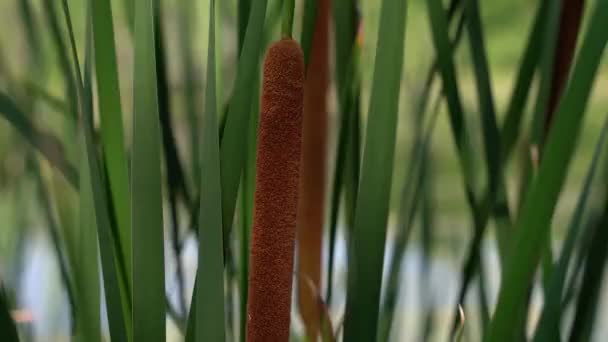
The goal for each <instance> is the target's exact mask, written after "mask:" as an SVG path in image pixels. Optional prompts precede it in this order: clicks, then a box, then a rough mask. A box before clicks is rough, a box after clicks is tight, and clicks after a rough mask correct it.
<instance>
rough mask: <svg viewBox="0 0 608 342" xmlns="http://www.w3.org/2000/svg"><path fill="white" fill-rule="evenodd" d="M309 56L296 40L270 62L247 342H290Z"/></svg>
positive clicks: (274, 50)
mask: <svg viewBox="0 0 608 342" xmlns="http://www.w3.org/2000/svg"><path fill="white" fill-rule="evenodd" d="M303 92H304V56H303V54H302V50H301V49H300V46H299V45H298V43H297V42H295V41H294V40H291V39H285V40H281V41H279V42H277V43H275V44H273V45H272V46H271V47H270V49H269V50H268V53H267V55H266V59H265V61H264V78H263V86H262V108H261V115H260V124H259V130H258V151H257V164H256V170H257V178H256V189H255V195H254V197H255V203H254V214H253V231H252V239H251V255H250V269H251V273H250V275H249V302H248V305H247V341H249V342H258V341H259V342H262V341H263V342H268V341H287V340H288V339H289V324H290V311H291V288H292V274H293V254H294V244H295V241H294V240H295V233H296V212H297V207H298V183H299V166H300V149H301V146H300V145H301V131H302V106H303V97H304V94H303Z"/></svg>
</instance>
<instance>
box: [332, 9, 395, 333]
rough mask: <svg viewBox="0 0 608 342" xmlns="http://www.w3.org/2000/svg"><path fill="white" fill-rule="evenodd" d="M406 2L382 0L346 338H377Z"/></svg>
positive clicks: (356, 221) (355, 232)
mask: <svg viewBox="0 0 608 342" xmlns="http://www.w3.org/2000/svg"><path fill="white" fill-rule="evenodd" d="M405 17H406V2H405V1H383V3H382V10H381V17H380V29H379V33H378V47H377V55H376V61H375V63H376V64H375V68H374V80H373V83H372V85H373V87H372V94H371V100H370V106H369V120H368V124H367V135H366V140H365V150H364V154H363V164H362V169H361V179H360V182H359V193H358V196H357V205H356V208H357V209H356V213H355V221H354V222H355V223H354V230H353V236H352V242H353V245H352V252H351V253H350V256H351V257H352V260H349V266H350V267H349V272H348V292H347V300H346V319H345V322H344V339H345V340H348V341H373V340H375V339H376V334H377V326H378V311H379V302H380V288H381V283H382V268H383V259H384V247H385V239H386V223H387V219H388V207H389V198H390V189H391V184H392V182H391V178H392V177H391V176H392V170H393V157H394V149H395V135H396V132H395V131H396V126H397V111H398V107H399V106H398V105H399V88H400V84H401V71H402V66H403V52H404V49H403V47H404V36H405Z"/></svg>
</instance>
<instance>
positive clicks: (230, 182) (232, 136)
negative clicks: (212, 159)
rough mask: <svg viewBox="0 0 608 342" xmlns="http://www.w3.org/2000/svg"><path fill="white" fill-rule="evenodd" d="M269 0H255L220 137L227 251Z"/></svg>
mask: <svg viewBox="0 0 608 342" xmlns="http://www.w3.org/2000/svg"><path fill="white" fill-rule="evenodd" d="M266 5H267V0H257V1H255V2H253V4H252V7H251V13H250V16H249V20H248V24H247V32H246V34H245V40H244V43H243V48H242V51H241V54H240V58H239V62H238V68H237V70H238V72H237V77H236V81H235V85H234V95H233V97H232V98H231V100H230V104H229V106H228V114H227V117H226V124H225V127H224V130H223V133H222V136H221V141H220V148H221V149H220V172H221V184H222V191H221V194H222V226H223V231H224V234H223V241H224V251H226V250H227V248H228V245H229V244H228V241H229V237H230V231H231V230H232V221H233V218H234V209H235V206H236V197H237V194H238V188H239V181H240V178H241V175H242V172H243V168H244V164H245V154H244V153H243V146H242V137H243V136H246V132H247V129H248V127H249V119H250V112H251V104H252V101H253V100H252V94H251V92H250V87H251V84H252V83H253V82H255V81H256V80H257V77H256V75H257V74H258V72H259V63H260V55H261V53H260V52H261V46H262V45H261V43H262V41H263V32H264V17H265V14H266Z"/></svg>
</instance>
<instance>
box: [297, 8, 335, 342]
mask: <svg viewBox="0 0 608 342" xmlns="http://www.w3.org/2000/svg"><path fill="white" fill-rule="evenodd" d="M317 6H318V7H317V16H316V19H315V29H314V34H313V39H312V46H311V50H310V59H309V62H308V68H307V73H306V82H305V85H304V118H303V125H302V165H301V173H300V201H299V204H298V259H297V260H298V306H299V311H300V316H301V317H302V319H303V321H304V325H305V327H306V335H307V337H308V340H309V341H316V340H317V336H318V335H319V323H320V320H321V312H320V307H319V302H318V297H319V294H320V287H321V256H322V254H321V253H322V250H321V246H322V242H323V240H322V238H323V221H324V217H325V216H324V206H325V172H326V144H327V108H326V102H327V88H328V68H329V65H328V59H329V53H328V44H329V43H328V31H329V0H319V1H318V4H317Z"/></svg>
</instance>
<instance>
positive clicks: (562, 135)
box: [485, 1, 608, 341]
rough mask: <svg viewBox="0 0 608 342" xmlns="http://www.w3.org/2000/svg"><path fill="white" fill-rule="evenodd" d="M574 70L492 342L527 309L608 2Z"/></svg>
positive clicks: (526, 210) (505, 336)
mask: <svg viewBox="0 0 608 342" xmlns="http://www.w3.org/2000/svg"><path fill="white" fill-rule="evenodd" d="M592 13H593V14H592V17H591V19H590V22H589V27H588V30H587V34H586V36H585V38H584V41H583V43H582V46H581V49H580V51H579V55H578V58H577V61H576V64H575V66H574V69H573V72H572V77H571V79H570V83H569V84H568V87H567V89H566V91H565V93H564V96H563V97H562V100H561V102H560V104H559V106H558V109H557V112H556V115H555V119H554V120H555V121H554V123H553V127H552V129H551V133H550V134H549V137H548V141H547V145H546V149H545V155H544V157H543V160H542V162H541V165H540V168H539V171H538V176H537V177H536V179H535V180H534V181H533V183H532V185H531V188H530V190H529V191H528V194H527V196H526V199H525V202H524V205H523V207H522V211H521V215H520V218H519V221H518V224H517V230H516V236H515V240H514V241H513V242H514V245H513V248H511V253H510V255H509V258H508V259H507V265H506V269H505V276H504V278H503V279H504V280H505V281H504V282H503V283H502V284H501V289H500V292H499V297H498V304H497V306H496V312H495V314H494V319H493V321H492V323H491V325H490V330H489V333H488V334H487V335H486V338H485V340H486V341H507V340H510V338H512V335H511V333H512V332H513V330H512V325H513V320H512V318H513V317H514V315H516V314H517V313H518V312H520V310H521V309H522V305H523V304H524V302H525V297H526V296H525V295H526V290H527V288H528V286H529V285H530V283H531V281H532V277H533V275H534V269H535V265H536V260H538V257H539V253H540V250H541V247H542V245H543V243H544V242H545V239H546V238H547V235H548V231H549V227H550V222H551V217H552V215H553V211H554V209H555V204H556V202H557V198H558V196H559V193H560V190H561V188H562V186H563V183H564V180H565V177H566V173H567V169H568V165H569V163H570V160H571V157H572V152H573V151H574V147H575V143H576V140H577V138H578V135H579V131H580V127H581V123H582V119H583V117H584V113H585V109H586V105H587V101H588V99H589V96H590V94H591V87H592V84H593V81H594V79H595V75H596V73H597V69H598V67H599V63H600V60H601V56H602V53H603V51H604V48H605V45H606V41H607V40H608V31H606V30H605V29H604V28H603V24H602V23H603V22H605V20H607V19H608V2H606V1H600V2H598V3H596V6H595V9H594V10H593V12H592Z"/></svg>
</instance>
